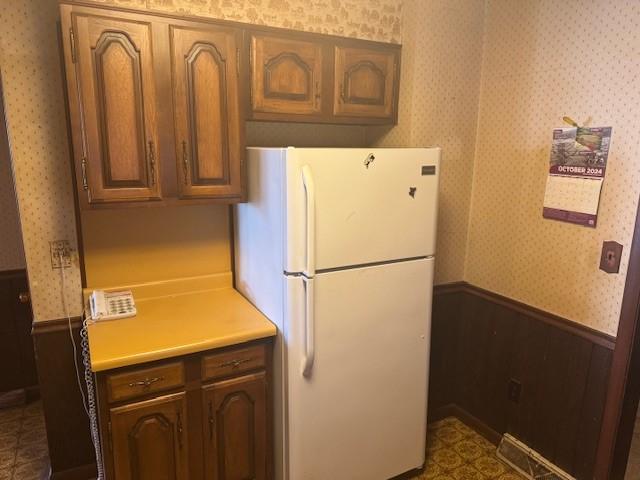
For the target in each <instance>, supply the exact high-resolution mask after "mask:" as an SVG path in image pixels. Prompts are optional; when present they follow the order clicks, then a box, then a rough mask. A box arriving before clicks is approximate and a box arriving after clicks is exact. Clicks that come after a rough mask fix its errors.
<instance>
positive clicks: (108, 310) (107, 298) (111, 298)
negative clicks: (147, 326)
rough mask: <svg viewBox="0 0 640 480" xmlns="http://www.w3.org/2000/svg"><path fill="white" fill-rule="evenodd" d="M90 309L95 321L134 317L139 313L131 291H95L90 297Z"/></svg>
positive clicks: (92, 318)
mask: <svg viewBox="0 0 640 480" xmlns="http://www.w3.org/2000/svg"><path fill="white" fill-rule="evenodd" d="M89 307H90V309H91V320H93V321H98V320H115V319H118V318H127V317H134V316H135V315H136V313H138V312H137V310H136V304H135V302H134V300H133V294H132V293H131V291H130V290H126V291H122V292H105V291H103V290H95V291H94V292H93V293H92V294H91V296H90V297H89Z"/></svg>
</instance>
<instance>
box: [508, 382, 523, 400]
mask: <svg viewBox="0 0 640 480" xmlns="http://www.w3.org/2000/svg"><path fill="white" fill-rule="evenodd" d="M521 395H522V384H521V383H520V382H519V381H518V380H515V379H513V378H512V379H511V380H509V387H508V391H507V396H508V397H509V400H511V401H512V402H513V403H520V396H521Z"/></svg>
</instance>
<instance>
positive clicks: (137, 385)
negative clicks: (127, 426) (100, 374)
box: [107, 362, 184, 402]
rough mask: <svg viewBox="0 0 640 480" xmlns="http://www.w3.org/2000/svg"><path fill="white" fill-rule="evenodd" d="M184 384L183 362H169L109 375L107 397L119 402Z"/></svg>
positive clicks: (111, 400)
mask: <svg viewBox="0 0 640 480" xmlns="http://www.w3.org/2000/svg"><path fill="white" fill-rule="evenodd" d="M182 385H184V365H183V364H182V362H175V363H167V364H165V365H159V366H157V367H149V368H141V369H139V370H133V371H129V372H124V373H118V374H114V375H109V376H107V397H108V399H109V401H110V402H119V401H121V400H126V399H128V398H135V397H139V396H142V395H147V394H149V393H153V392H160V391H162V390H167V389H170V388H176V387H180V386H182Z"/></svg>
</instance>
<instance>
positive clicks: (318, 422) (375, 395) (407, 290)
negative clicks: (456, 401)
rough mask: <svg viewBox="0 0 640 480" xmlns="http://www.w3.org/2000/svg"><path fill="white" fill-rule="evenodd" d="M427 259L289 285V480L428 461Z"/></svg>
mask: <svg viewBox="0 0 640 480" xmlns="http://www.w3.org/2000/svg"><path fill="white" fill-rule="evenodd" d="M432 279H433V259H432V258H430V259H422V260H414V261H408V262H398V263H393V264H388V265H379V266H370V267H364V268H358V269H349V270H342V271H336V272H327V273H320V274H318V275H316V277H315V302H314V305H313V308H314V313H315V322H313V323H314V335H313V341H314V346H313V348H314V352H315V359H314V362H313V366H312V369H311V371H310V372H309V374H308V376H304V375H303V365H304V356H305V353H306V352H307V351H308V344H307V343H306V341H307V339H308V336H307V332H306V326H307V322H306V319H305V303H306V302H305V281H304V279H303V278H301V277H288V278H287V280H286V282H287V287H286V288H287V294H286V295H287V316H288V318H289V320H288V321H287V322H286V323H285V325H286V332H285V337H286V343H287V367H286V368H287V371H288V381H287V383H288V402H287V405H288V421H287V426H286V429H287V431H288V434H287V438H288V441H287V444H288V446H287V447H286V448H287V451H288V455H287V456H286V457H287V458H288V462H287V463H288V468H287V470H288V476H287V477H286V478H288V479H289V480H327V479H332V480H341V479H344V480H359V479H362V480H365V479H366V480H376V479H379V480H383V479H387V478H390V477H393V476H395V475H398V474H400V473H403V472H405V471H408V470H411V469H414V468H418V467H421V466H422V465H423V463H424V460H425V441H426V422H427V383H428V378H427V377H428V363H429V338H430V325H431V315H430V312H431V289H432Z"/></svg>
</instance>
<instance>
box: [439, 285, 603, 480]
mask: <svg viewBox="0 0 640 480" xmlns="http://www.w3.org/2000/svg"><path fill="white" fill-rule="evenodd" d="M614 344H615V339H612V338H611V337H609V336H607V335H604V334H600V333H598V332H595V331H593V330H590V329H588V328H583V327H582V326H580V325H578V324H576V323H573V322H570V321H568V320H565V319H561V318H558V317H556V316H554V315H551V314H545V312H542V311H540V310H537V309H534V308H531V307H528V306H526V305H524V304H522V303H518V302H514V301H512V300H510V299H508V298H505V297H501V296H499V295H496V294H493V293H491V292H486V291H484V290H481V289H478V288H476V287H473V286H471V285H467V284H464V283H460V284H455V285H447V286H442V287H436V290H435V296H434V304H433V325H432V347H431V372H430V375H431V377H430V385H429V392H430V394H429V410H430V416H431V417H432V418H433V416H434V415H437V414H438V412H439V411H440V412H441V411H442V409H443V408H444V409H446V408H451V407H450V406H451V405H454V406H455V407H456V408H458V409H461V410H462V411H465V412H467V413H468V414H469V415H470V416H471V417H473V418H476V419H478V421H480V422H482V423H483V424H485V425H487V427H488V428H490V429H491V430H493V431H495V432H498V433H500V434H502V433H505V432H508V433H511V434H512V435H514V436H515V437H516V438H518V439H519V440H521V441H523V442H524V443H526V444H527V445H528V446H530V447H531V448H533V449H534V450H536V451H538V452H539V453H541V454H542V455H543V456H544V457H546V458H548V459H549V460H551V461H552V462H554V463H555V464H557V465H558V466H559V467H561V468H562V469H564V470H566V471H567V472H569V473H570V474H572V475H574V476H575V477H576V478H577V479H579V480H580V479H585V480H586V479H590V478H591V476H592V472H593V469H594V462H595V454H596V448H597V441H598V435H599V431H600V425H601V421H602V412H603V407H604V399H605V392H606V388H607V379H608V375H609V369H610V365H611V358H612V352H613V346H614ZM511 379H513V380H516V381H518V382H520V384H521V385H522V389H521V396H520V400H519V402H518V403H515V402H513V401H511V400H509V398H508V385H509V381H510V380H511Z"/></svg>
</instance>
